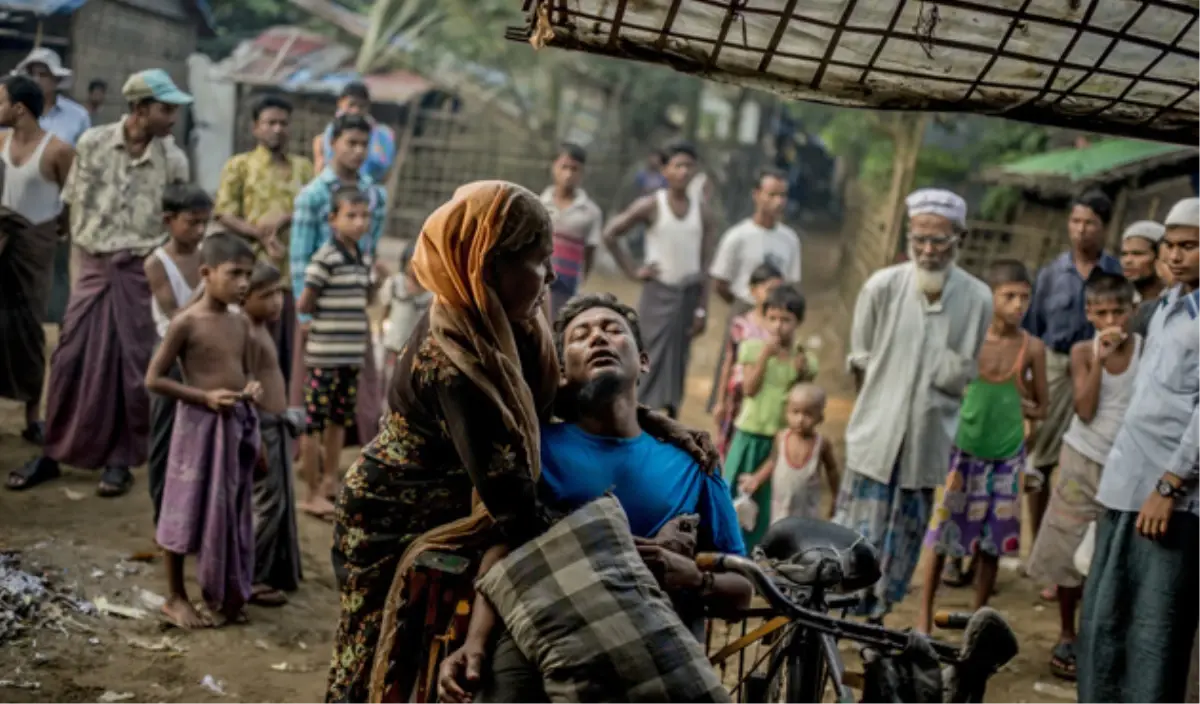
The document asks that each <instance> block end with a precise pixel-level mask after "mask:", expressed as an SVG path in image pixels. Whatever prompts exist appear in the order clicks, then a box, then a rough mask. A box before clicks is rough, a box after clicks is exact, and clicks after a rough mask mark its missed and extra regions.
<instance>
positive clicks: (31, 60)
mask: <svg viewBox="0 0 1200 704" xmlns="http://www.w3.org/2000/svg"><path fill="white" fill-rule="evenodd" d="M31 64H43V65H44V66H45V67H46V68H48V69H50V73H51V74H52V75H54V76H55V77H57V78H70V77H71V69H69V68H67V67H65V66H63V64H62V57H61V56H59V55H58V52H56V51H55V50H53V49H47V48H45V47H42V48H39V49H34V50H33V51H31V52H29V56H26V57H25V58H23V59H21V63H19V64H17V68H16V69H15V70H14V71H13V73H25V72H26V70H27V69H28V68H29V66H30V65H31Z"/></svg>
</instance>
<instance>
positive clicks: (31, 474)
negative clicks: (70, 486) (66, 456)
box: [5, 457, 62, 491]
mask: <svg viewBox="0 0 1200 704" xmlns="http://www.w3.org/2000/svg"><path fill="white" fill-rule="evenodd" d="M60 476H62V470H60V469H59V468H58V463H57V462H55V461H54V460H52V459H50V458H49V457H38V458H37V459H33V460H30V461H28V462H26V463H25V464H23V465H21V466H20V467H18V468H17V469H14V470H13V471H11V472H9V473H8V482H6V484H5V486H7V487H8V489H9V490H10V491H24V490H26V489H32V488H33V487H35V486H37V485H38V484H41V483H42V482H48V481H50V480H51V479H58V478H59V477H60Z"/></svg>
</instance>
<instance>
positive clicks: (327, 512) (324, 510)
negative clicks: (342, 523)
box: [300, 492, 337, 521]
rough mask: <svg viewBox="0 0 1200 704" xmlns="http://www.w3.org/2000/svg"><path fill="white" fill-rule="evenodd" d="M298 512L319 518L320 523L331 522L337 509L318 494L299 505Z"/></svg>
mask: <svg viewBox="0 0 1200 704" xmlns="http://www.w3.org/2000/svg"><path fill="white" fill-rule="evenodd" d="M300 510H301V511H303V512H305V513H307V514H308V515H310V516H314V517H316V518H320V519H321V520H322V521H331V520H333V516H334V513H335V511H336V510H337V509H335V508H334V505H333V504H331V503H330V502H329V499H327V498H325V497H324V496H322V495H321V494H320V493H319V492H318V493H317V495H316V496H314V497H312V498H311V499H309V500H308V501H305V502H304V503H302V504H300Z"/></svg>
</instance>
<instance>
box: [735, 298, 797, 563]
mask: <svg viewBox="0 0 1200 704" xmlns="http://www.w3.org/2000/svg"><path fill="white" fill-rule="evenodd" d="M763 310H764V311H765V313H766V321H765V322H766V326H767V330H768V331H769V332H770V334H771V337H770V339H768V340H746V341H745V342H743V343H742V344H741V345H739V346H738V350H737V359H736V360H735V362H736V363H737V364H739V365H741V366H742V367H743V376H742V379H743V382H742V384H743V392H744V393H745V398H744V399H743V400H742V407H741V410H740V411H738V417H737V420H735V421H734V433H733V442H732V443H730V446H729V456H728V458H727V460H726V463H725V481H726V482H727V483H728V484H729V485H730V486H731V487H737V486H740V479H739V478H740V477H741V475H743V474H751V473H753V472H754V471H756V470H757V469H758V468H759V467H760V466H761V465H762V463H763V461H765V460H766V459H767V457H769V456H770V455H771V449H772V448H773V447H774V446H775V435H776V433H778V432H779V431H780V429H782V428H783V427H784V406H785V405H786V402H787V397H788V392H789V390H790V389H791V388H792V385H793V384H795V383H796V382H797V381H808V380H810V379H812V378H813V377H814V376H815V375H816V370H817V362H816V358H815V357H814V356H813V355H811V354H810V353H808V352H806V351H805V349H804V348H803V347H801V346H800V344H799V343H798V342H797V341H796V329H797V328H798V327H799V326H800V324H801V323H802V322H804V296H803V295H801V294H800V292H799V291H798V290H796V288H795V287H793V286H779V287H777V288H776V289H775V290H774V291H772V292H771V293H770V294H769V295H768V296H767V299H766V301H765V302H764V304H763ZM753 500H754V502H755V503H756V504H758V506H759V507H760V511H759V512H758V516H757V519H756V521H755V523H754V528H753V529H752V530H747V531H744V537H745V541H746V549H747V550H750V549H752V548H753V547H754V546H755V545H756V544H757V543H758V541H759V540H760V539H761V538H762V535H763V533H764V532H766V530H767V526H768V525H769V524H770V520H769V517H768V512H767V511H765V510H761V509H762V508H763V507H769V506H770V505H771V485H770V484H766V483H764V484H763V485H762V486H761V487H759V488H758V491H757V492H756V493H755V494H754V495H753Z"/></svg>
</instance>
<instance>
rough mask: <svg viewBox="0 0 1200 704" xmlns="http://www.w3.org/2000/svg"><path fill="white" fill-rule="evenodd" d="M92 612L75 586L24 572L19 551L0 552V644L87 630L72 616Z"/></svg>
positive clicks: (48, 576) (88, 603)
mask: <svg viewBox="0 0 1200 704" xmlns="http://www.w3.org/2000/svg"><path fill="white" fill-rule="evenodd" d="M95 613H96V608H95V607H94V606H93V605H92V603H91V602H89V601H88V600H86V599H84V598H82V597H80V596H79V595H78V593H77V592H76V588H75V585H73V584H63V583H61V582H60V581H59V580H56V579H55V575H54V574H53V573H50V572H42V571H39V570H34V571H29V570H27V569H24V568H23V565H22V563H21V554H20V553H19V552H16V551H6V552H0V645H3V644H6V643H9V642H13V641H17V640H21V639H25V638H30V637H36V634H37V632H38V631H42V630H49V631H53V632H58V633H62V634H63V635H66V634H67V633H68V629H70V630H74V631H90V630H91V629H90V628H89V627H88V626H87V625H85V624H83V623H80V622H79V621H77V620H75V619H74V618H73V614H82V615H85V616H91V615H94V614H95Z"/></svg>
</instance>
